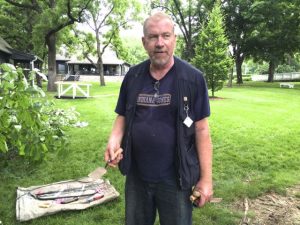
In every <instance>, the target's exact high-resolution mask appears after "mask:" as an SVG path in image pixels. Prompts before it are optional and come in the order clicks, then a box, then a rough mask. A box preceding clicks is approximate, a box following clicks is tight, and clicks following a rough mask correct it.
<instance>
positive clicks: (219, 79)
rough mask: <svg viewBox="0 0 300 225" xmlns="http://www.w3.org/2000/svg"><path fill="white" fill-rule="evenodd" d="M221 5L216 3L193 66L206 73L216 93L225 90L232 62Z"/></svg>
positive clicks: (201, 37) (200, 38)
mask: <svg viewBox="0 0 300 225" xmlns="http://www.w3.org/2000/svg"><path fill="white" fill-rule="evenodd" d="M228 46H229V42H228V39H227V37H226V36H225V30H224V25H223V15H222V12H221V7H220V3H218V2H217V3H215V6H214V8H213V9H212V11H211V13H210V15H209V21H208V23H207V25H206V26H205V27H204V28H203V29H202V31H201V33H200V35H199V39H198V42H197V46H196V55H195V57H194V58H193V60H192V62H193V64H194V65H195V66H196V67H198V68H199V69H201V70H202V71H203V72H204V75H205V78H206V81H207V85H208V88H209V89H211V93H212V97H214V93H215V92H216V91H218V90H220V89H222V88H223V84H224V81H225V80H226V79H227V77H228V72H229V68H230V67H231V66H232V60H231V57H230V56H229V53H228Z"/></svg>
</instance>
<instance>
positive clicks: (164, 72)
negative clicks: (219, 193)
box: [105, 12, 213, 225]
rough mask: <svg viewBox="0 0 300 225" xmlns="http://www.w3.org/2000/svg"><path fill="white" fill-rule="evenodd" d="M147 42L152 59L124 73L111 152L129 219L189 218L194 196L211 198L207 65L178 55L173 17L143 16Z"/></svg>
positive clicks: (144, 224)
mask: <svg viewBox="0 0 300 225" xmlns="http://www.w3.org/2000/svg"><path fill="white" fill-rule="evenodd" d="M142 42H143V45H144V48H145V50H146V51H147V53H148V55H149V60H147V61H145V62H142V63H141V64H139V65H137V66H134V67H132V68H131V69H130V70H129V71H128V73H127V74H126V76H125V78H124V81H123V83H122V86H121V89H120V95H119V99H118V103H117V106H116V110H115V111H116V113H117V114H118V115H117V117H116V120H115V123H114V126H113V129H112V132H111V135H110V138H109V141H108V144H107V149H106V151H105V160H106V161H108V162H109V165H110V166H116V165H117V164H119V169H120V171H121V172H122V174H124V175H126V184H125V204H126V205H125V214H126V224H127V225H152V224H154V221H155V218H156V212H158V215H159V221H160V224H162V225H176V224H177V225H191V224H192V203H191V202H190V200H189V197H190V195H191V193H192V187H193V186H195V189H196V190H197V191H198V192H200V193H201V198H200V200H199V201H198V202H197V203H196V204H197V205H198V206H199V207H202V206H203V205H204V204H205V203H206V202H209V200H210V198H211V197H212V194H213V188H212V146H211V140H210V134H209V126H208V120H207V117H208V116H209V115H210V109H209V101H208V94H207V88H206V84H205V81H204V78H203V76H202V74H201V72H200V71H199V70H197V69H195V68H194V67H192V66H191V65H189V64H188V63H186V62H184V61H182V60H180V59H178V58H176V57H174V55H173V53H174V49H175V44H176V35H175V32H174V23H173V21H172V20H171V18H170V17H169V16H167V15H166V14H164V13H161V12H158V13H155V14H154V15H152V16H150V17H149V18H148V19H146V20H145V22H144V37H143V38H142Z"/></svg>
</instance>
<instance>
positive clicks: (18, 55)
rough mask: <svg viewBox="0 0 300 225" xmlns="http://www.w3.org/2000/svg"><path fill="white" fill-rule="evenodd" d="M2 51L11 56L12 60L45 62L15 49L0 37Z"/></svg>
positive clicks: (0, 49)
mask: <svg viewBox="0 0 300 225" xmlns="http://www.w3.org/2000/svg"><path fill="white" fill-rule="evenodd" d="M0 51H2V52H5V53H8V54H10V55H11V56H10V58H11V59H13V60H19V61H32V60H35V59H38V60H39V61H43V60H42V59H41V58H39V57H37V56H35V55H33V54H29V53H25V52H22V51H19V50H16V49H13V48H12V47H11V46H10V45H9V44H8V43H7V42H6V41H5V40H4V39H3V38H2V37H0Z"/></svg>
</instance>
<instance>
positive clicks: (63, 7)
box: [5, 0, 91, 91]
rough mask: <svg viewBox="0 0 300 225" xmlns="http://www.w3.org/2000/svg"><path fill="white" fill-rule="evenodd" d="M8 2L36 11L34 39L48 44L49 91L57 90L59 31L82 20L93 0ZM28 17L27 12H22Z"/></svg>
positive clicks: (12, 0)
mask: <svg viewBox="0 0 300 225" xmlns="http://www.w3.org/2000/svg"><path fill="white" fill-rule="evenodd" d="M5 1H6V2H7V3H9V4H11V5H13V6H15V7H17V8H22V9H24V12H32V13H34V17H33V18H32V19H33V20H34V23H33V27H32V30H33V41H34V45H35V46H43V45H46V46H47V52H48V54H47V55H48V87H47V89H48V91H55V90H56V87H55V81H56V47H57V46H56V44H57V41H58V40H59V38H60V37H59V32H60V31H62V30H63V29H64V28H66V27H68V26H70V25H72V24H74V23H75V22H82V16H83V12H84V10H86V9H87V7H88V5H89V3H90V2H91V0H72V1H71V0H43V1H42V0H34V1H31V0H22V1H16V0H5ZM22 15H23V16H24V17H25V18H28V17H27V15H26V14H22Z"/></svg>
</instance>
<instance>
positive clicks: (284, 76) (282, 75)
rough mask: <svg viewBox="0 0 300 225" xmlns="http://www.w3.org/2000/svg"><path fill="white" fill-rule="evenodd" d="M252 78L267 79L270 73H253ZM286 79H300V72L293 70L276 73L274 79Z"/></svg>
mask: <svg viewBox="0 0 300 225" xmlns="http://www.w3.org/2000/svg"><path fill="white" fill-rule="evenodd" d="M251 79H252V80H253V81H267V80H268V75H267V74H261V75H252V76H251ZM284 80H289V81H290V80H300V72H292V73H275V74H274V81H284Z"/></svg>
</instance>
